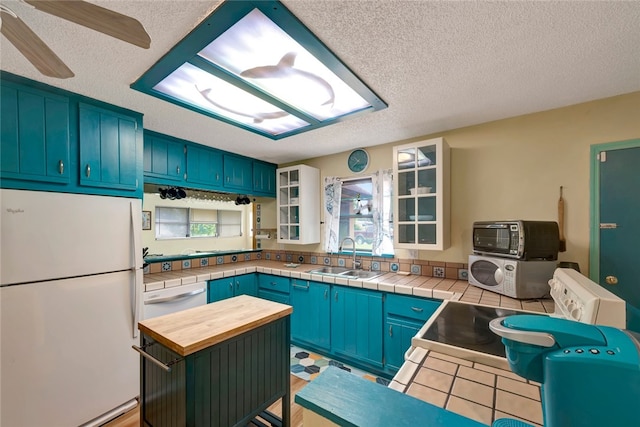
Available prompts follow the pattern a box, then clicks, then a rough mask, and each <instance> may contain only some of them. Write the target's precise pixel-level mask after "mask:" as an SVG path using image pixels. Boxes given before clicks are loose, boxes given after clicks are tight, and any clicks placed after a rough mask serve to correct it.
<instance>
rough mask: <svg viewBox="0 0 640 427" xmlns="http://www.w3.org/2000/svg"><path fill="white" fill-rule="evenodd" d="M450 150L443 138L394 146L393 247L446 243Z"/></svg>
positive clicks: (428, 246) (429, 247)
mask: <svg viewBox="0 0 640 427" xmlns="http://www.w3.org/2000/svg"><path fill="white" fill-rule="evenodd" d="M449 152H450V150H449V146H448V144H447V143H446V141H445V140H444V139H443V138H435V139H429V140H426V141H419V142H414V143H411V144H405V145H399V146H396V147H394V148H393V158H394V163H393V172H394V177H395V179H394V193H395V204H394V219H393V221H394V246H395V247H396V248H404V249H424V250H444V249H446V248H448V247H449V193H450V183H449V176H450V171H449Z"/></svg>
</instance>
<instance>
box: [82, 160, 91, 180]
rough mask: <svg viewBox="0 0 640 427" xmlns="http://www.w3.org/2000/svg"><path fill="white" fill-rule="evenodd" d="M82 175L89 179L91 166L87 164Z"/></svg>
mask: <svg viewBox="0 0 640 427" xmlns="http://www.w3.org/2000/svg"><path fill="white" fill-rule="evenodd" d="M84 174H85V175H86V176H87V178H89V177H90V176H91V166H89V163H87V167H86V168H85V169H84Z"/></svg>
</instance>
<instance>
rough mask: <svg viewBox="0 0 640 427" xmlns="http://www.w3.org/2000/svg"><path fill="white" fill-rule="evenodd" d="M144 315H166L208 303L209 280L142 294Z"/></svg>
mask: <svg viewBox="0 0 640 427" xmlns="http://www.w3.org/2000/svg"><path fill="white" fill-rule="evenodd" d="M142 302H143V309H142V317H143V319H151V318H152V317H158V316H164V315H165V314H170V313H175V312H177V311H182V310H186V309H188V308H193V307H198V306H200V305H205V304H206V303H207V282H200V283H192V284H190V285H182V286H176V287H174V288H164V289H158V290H156V291H148V292H144V293H143V294H142Z"/></svg>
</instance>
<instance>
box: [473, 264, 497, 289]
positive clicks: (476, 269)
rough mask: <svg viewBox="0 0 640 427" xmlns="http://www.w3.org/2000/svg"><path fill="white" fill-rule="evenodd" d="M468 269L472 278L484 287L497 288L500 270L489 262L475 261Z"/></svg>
mask: <svg viewBox="0 0 640 427" xmlns="http://www.w3.org/2000/svg"><path fill="white" fill-rule="evenodd" d="M470 268H471V274H472V275H473V277H475V279H476V280H477V281H478V282H480V283H482V284H483V285H485V286H498V285H499V284H500V283H501V282H502V270H500V267H499V266H497V265H496V264H494V263H493V262H491V261H486V260H479V261H475V262H474V263H473V264H471V266H470Z"/></svg>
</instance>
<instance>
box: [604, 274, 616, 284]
mask: <svg viewBox="0 0 640 427" xmlns="http://www.w3.org/2000/svg"><path fill="white" fill-rule="evenodd" d="M604 281H605V282H607V285H617V284H618V278H617V277H616V276H607V277H605V279H604Z"/></svg>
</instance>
